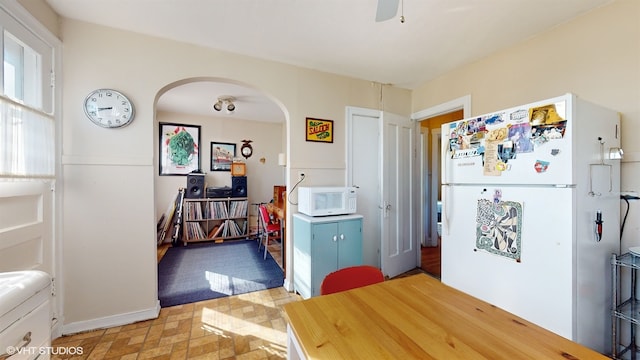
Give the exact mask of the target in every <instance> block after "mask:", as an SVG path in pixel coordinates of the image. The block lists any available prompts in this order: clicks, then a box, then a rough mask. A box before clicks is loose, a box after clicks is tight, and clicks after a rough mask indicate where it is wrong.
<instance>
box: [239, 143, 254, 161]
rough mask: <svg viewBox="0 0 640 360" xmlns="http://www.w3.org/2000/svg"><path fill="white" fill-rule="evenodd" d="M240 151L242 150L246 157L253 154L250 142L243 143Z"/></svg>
mask: <svg viewBox="0 0 640 360" xmlns="http://www.w3.org/2000/svg"><path fill="white" fill-rule="evenodd" d="M240 151H241V152H242V156H244V157H245V158H248V157H250V156H251V155H252V154H253V148H252V147H251V145H249V144H243V145H242V147H241V148H240Z"/></svg>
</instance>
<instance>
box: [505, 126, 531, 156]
mask: <svg viewBox="0 0 640 360" xmlns="http://www.w3.org/2000/svg"><path fill="white" fill-rule="evenodd" d="M509 140H511V141H513V143H514V144H515V150H516V152H519V153H528V152H532V151H533V142H531V125H530V124H529V123H522V124H514V125H511V126H509Z"/></svg>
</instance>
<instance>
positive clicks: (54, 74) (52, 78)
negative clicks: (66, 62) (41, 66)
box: [50, 70, 56, 88]
mask: <svg viewBox="0 0 640 360" xmlns="http://www.w3.org/2000/svg"><path fill="white" fill-rule="evenodd" d="M50 75H51V83H50V85H51V87H52V88H55V87H56V73H55V72H53V70H51V73H50Z"/></svg>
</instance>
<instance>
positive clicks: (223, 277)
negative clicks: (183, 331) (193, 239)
mask: <svg viewBox="0 0 640 360" xmlns="http://www.w3.org/2000/svg"><path fill="white" fill-rule="evenodd" d="M263 251H264V250H263ZM263 251H258V244H257V243H256V242H255V240H247V241H231V242H224V243H220V244H211V243H207V244H189V245H188V246H176V247H171V248H169V249H168V250H167V252H166V254H165V255H164V256H163V257H162V260H160V263H158V297H159V299H160V306H161V307H167V306H173V305H180V304H187V303H192V302H196V301H201V300H208V299H216V298H220V297H224V296H230V295H238V294H244V293H248V292H253V291H258V290H264V289H271V288H274V287H278V286H282V284H283V282H284V274H283V272H282V269H281V268H280V266H278V264H277V263H276V261H275V260H274V259H273V257H271V254H269V253H267V259H266V260H264V259H263V254H264V252H263Z"/></svg>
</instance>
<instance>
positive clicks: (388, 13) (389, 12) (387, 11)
mask: <svg viewBox="0 0 640 360" xmlns="http://www.w3.org/2000/svg"><path fill="white" fill-rule="evenodd" d="M399 2H400V0H378V10H377V11H376V21H386V20H389V19H391V18H393V17H394V16H396V14H397V13H398V3H399Z"/></svg>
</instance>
